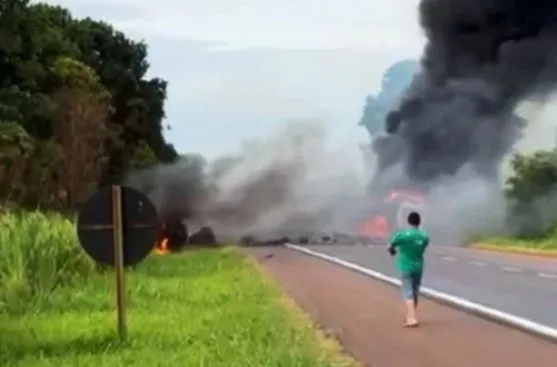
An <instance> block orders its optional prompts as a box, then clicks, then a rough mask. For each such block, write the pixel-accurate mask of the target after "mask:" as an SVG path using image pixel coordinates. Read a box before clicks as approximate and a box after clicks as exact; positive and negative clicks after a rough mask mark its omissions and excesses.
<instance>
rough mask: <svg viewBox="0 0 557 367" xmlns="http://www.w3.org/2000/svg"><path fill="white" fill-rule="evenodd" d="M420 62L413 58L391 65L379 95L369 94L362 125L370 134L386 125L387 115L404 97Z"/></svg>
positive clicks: (384, 76) (361, 121) (385, 74)
mask: <svg viewBox="0 0 557 367" xmlns="http://www.w3.org/2000/svg"><path fill="white" fill-rule="evenodd" d="M418 67H419V64H418V62H416V61H413V60H402V61H398V62H396V63H394V64H393V65H391V66H390V67H389V68H388V69H387V70H386V71H385V73H384V75H383V78H382V80H381V89H380V91H379V93H378V94H377V95H375V96H374V95H368V96H367V97H366V100H365V105H364V111H363V114H362V118H361V120H360V123H359V124H360V126H363V127H365V128H366V129H367V130H368V132H369V134H370V135H375V134H376V133H377V132H379V131H381V130H382V129H383V128H384V126H385V117H386V116H387V113H389V111H390V110H391V108H393V107H394V105H395V104H396V103H397V102H398V100H399V99H400V98H401V97H402V95H403V92H404V90H405V89H406V88H407V87H408V86H409V85H410V83H411V82H412V78H413V77H414V74H415V73H416V71H417V70H418Z"/></svg>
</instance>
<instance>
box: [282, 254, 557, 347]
mask: <svg viewBox="0 0 557 367" xmlns="http://www.w3.org/2000/svg"><path fill="white" fill-rule="evenodd" d="M285 246H286V247H288V248H290V249H293V250H296V251H299V252H303V253H305V254H308V255H311V256H314V257H318V258H320V259H323V260H326V261H329V262H331V263H334V264H337V265H340V266H343V267H345V268H348V269H351V270H354V271H356V272H359V273H361V274H364V275H367V276H370V277H372V278H375V279H377V280H381V281H383V282H385V283H388V284H391V285H394V286H400V280H398V279H396V278H392V277H389V276H387V275H385V274H382V273H379V272H377V271H374V270H371V269H368V268H364V267H363V266H360V265H356V264H353V263H351V262H348V261H344V260H342V259H339V258H336V257H333V256H329V255H325V254H322V253H320V252H317V251H313V250H309V249H307V248H304V247H301V246H297V245H292V244H286V245H285ZM420 293H422V294H423V295H424V296H426V297H429V298H431V299H434V300H436V301H439V302H442V303H446V304H449V305H451V306H453V307H456V308H459V309H462V310H464V311H467V312H470V313H474V314H476V315H478V316H483V317H484V318H487V319H490V320H493V321H497V322H500V323H502V324H505V325H508V326H511V327H515V328H518V329H522V330H524V331H527V332H529V333H532V334H536V335H539V336H542V337H545V338H548V339H551V340H553V341H557V329H554V328H552V327H549V326H546V325H542V324H539V323H537V322H535V321H532V320H528V319H525V318H522V317H519V316H515V315H511V314H509V313H506V312H503V311H499V310H496V309H494V308H491V307H487V306H484V305H481V304H479V303H475V302H472V301H469V300H467V299H464V298H460V297H457V296H453V295H450V294H447V293H443V292H439V291H436V290H434V289H431V288H427V287H422V289H421V292H420Z"/></svg>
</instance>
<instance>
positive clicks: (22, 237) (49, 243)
mask: <svg viewBox="0 0 557 367" xmlns="http://www.w3.org/2000/svg"><path fill="white" fill-rule="evenodd" d="M0 228H1V230H0V313H4V312H8V313H22V312H23V313H24V312H27V311H29V309H30V308H34V307H35V304H36V303H37V302H40V301H41V300H42V299H43V298H45V297H48V296H49V294H50V293H51V291H52V290H53V289H55V288H57V287H60V286H65V285H71V284H73V283H75V282H76V281H79V280H82V279H86V278H87V277H88V276H91V275H92V274H94V271H95V269H94V266H93V264H92V263H91V261H89V259H88V258H87V257H86V255H85V254H84V253H83V252H82V251H81V249H80V248H79V247H78V246H77V245H76V234H75V229H74V226H73V224H72V222H71V221H69V220H68V219H66V218H64V217H63V216H61V215H58V214H45V213H41V212H38V211H37V212H21V211H13V210H10V211H2V210H1V208H0Z"/></svg>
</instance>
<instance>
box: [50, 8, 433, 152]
mask: <svg viewBox="0 0 557 367" xmlns="http://www.w3.org/2000/svg"><path fill="white" fill-rule="evenodd" d="M46 2H48V3H51V4H57V5H62V6H64V7H66V8H68V9H69V10H70V11H71V12H72V13H73V14H74V16H76V17H86V16H90V17H92V18H94V19H99V20H105V21H107V22H109V23H111V24H112V25H114V26H115V27H116V28H117V29H118V30H121V31H123V32H124V33H126V35H127V36H128V37H130V38H132V39H135V40H144V41H146V42H147V44H148V46H149V57H148V59H149V61H150V63H151V68H150V71H149V75H150V76H157V77H162V78H163V79H166V80H167V81H168V82H169V85H168V99H167V102H166V115H167V118H166V121H165V124H166V125H168V126H169V127H170V130H169V131H167V132H166V133H165V136H166V138H167V140H168V141H170V142H171V143H172V144H174V146H175V147H176V149H177V150H178V151H179V152H180V153H190V152H197V153H201V154H203V155H204V156H205V157H207V158H209V159H210V158H215V157H217V156H220V155H223V154H226V153H229V152H233V151H235V150H237V149H239V148H240V147H241V145H242V143H243V142H244V141H245V140H248V139H253V138H257V137H264V136H265V135H268V134H269V133H270V132H271V131H272V130H273V128H275V127H276V126H277V124H280V123H281V122H285V121H298V120H300V121H302V120H314V121H319V122H321V123H323V124H325V125H326V126H327V128H328V130H329V132H330V135H332V136H333V137H334V138H335V139H336V141H337V142H339V143H340V144H351V143H356V142H365V141H367V140H368V136H367V133H366V131H365V129H364V128H362V127H359V126H358V121H359V119H360V117H361V113H362V110H363V106H364V101H365V97H366V95H367V94H369V93H376V92H377V89H378V87H379V84H380V81H381V77H382V75H383V73H384V71H385V70H386V69H387V68H388V67H389V66H390V65H391V64H392V63H394V62H396V61H399V60H402V59H407V58H413V59H418V58H419V56H420V54H421V50H422V47H423V45H424V37H423V35H422V32H421V30H420V27H419V25H418V17H417V11H416V8H417V4H418V0H393V1H387V0H343V1H340V0H334V1H332V0H297V1H294V0H266V1H256V0H202V1H200V0H195V1H194V0H157V1H153V0H49V1H46Z"/></svg>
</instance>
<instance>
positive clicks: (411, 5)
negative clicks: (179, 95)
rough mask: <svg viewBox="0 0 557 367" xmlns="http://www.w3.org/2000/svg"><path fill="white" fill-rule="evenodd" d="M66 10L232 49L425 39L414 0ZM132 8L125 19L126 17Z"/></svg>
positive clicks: (218, 2) (411, 45)
mask: <svg viewBox="0 0 557 367" xmlns="http://www.w3.org/2000/svg"><path fill="white" fill-rule="evenodd" d="M58 2H59V3H62V4H64V5H67V6H73V7H79V6H80V7H89V8H92V7H93V6H94V7H96V8H101V7H102V8H106V9H107V10H109V9H111V8H116V9H118V10H119V11H118V14H116V15H113V16H111V15H110V12H109V11H107V16H106V18H107V19H111V18H113V19H111V22H112V23H114V24H116V25H118V26H119V27H120V28H122V29H126V30H134V31H137V32H141V33H143V34H150V35H165V36H173V37H178V38H181V37H183V38H188V39H196V40H202V41H222V42H225V43H226V44H227V46H226V47H227V48H283V49H304V50H307V49H370V48H371V49H375V50H376V49H383V50H384V49H412V50H416V49H417V48H419V47H421V44H422V42H423V38H422V35H421V32H420V29H419V27H418V24H417V21H416V20H417V16H416V6H417V1H416V0H396V1H386V0H375V1H371V0H345V1H338V0H297V1H294V0H286V1H285V0H267V1H260V0H203V1H200V0H157V1H152V0H112V1H109V0H60V1H58ZM124 9H129V10H130V11H129V12H127V14H128V15H127V16H124V15H123V14H122V13H125V12H124Z"/></svg>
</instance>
